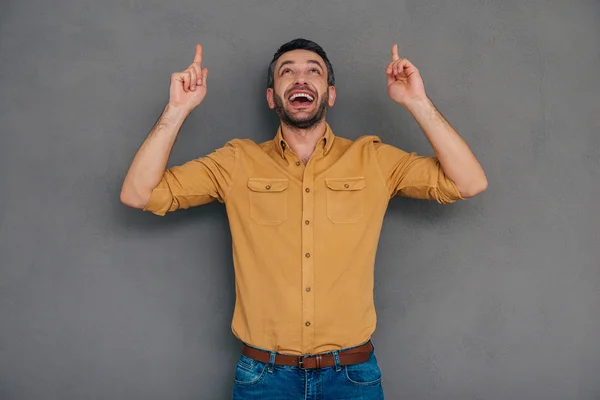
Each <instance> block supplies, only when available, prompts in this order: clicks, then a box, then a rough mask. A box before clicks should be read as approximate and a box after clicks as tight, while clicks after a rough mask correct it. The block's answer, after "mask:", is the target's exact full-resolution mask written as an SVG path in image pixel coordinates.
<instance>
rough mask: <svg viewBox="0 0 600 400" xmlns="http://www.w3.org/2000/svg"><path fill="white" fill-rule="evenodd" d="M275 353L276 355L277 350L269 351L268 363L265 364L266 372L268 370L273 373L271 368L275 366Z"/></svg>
mask: <svg viewBox="0 0 600 400" xmlns="http://www.w3.org/2000/svg"><path fill="white" fill-rule="evenodd" d="M276 355H277V352H275V351H271V357H270V358H269V365H268V366H267V372H269V373H270V374H272V373H273V368H274V366H275V356H276Z"/></svg>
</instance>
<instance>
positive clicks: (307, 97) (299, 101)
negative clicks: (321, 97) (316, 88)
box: [288, 92, 315, 108]
mask: <svg viewBox="0 0 600 400" xmlns="http://www.w3.org/2000/svg"><path fill="white" fill-rule="evenodd" d="M288 101H289V103H290V104H291V105H292V106H293V107H299V108H305V107H309V106H311V105H312V104H313V102H314V101H315V98H314V96H313V95H312V94H310V93H307V92H294V93H292V95H291V96H290V97H289V98H288Z"/></svg>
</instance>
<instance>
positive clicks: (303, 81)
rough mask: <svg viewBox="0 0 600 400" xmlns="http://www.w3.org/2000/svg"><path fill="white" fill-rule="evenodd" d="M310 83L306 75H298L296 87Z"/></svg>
mask: <svg viewBox="0 0 600 400" xmlns="http://www.w3.org/2000/svg"><path fill="white" fill-rule="evenodd" d="M307 83H308V79H306V75H305V74H296V82H295V84H296V85H300V86H304V85H306V84H307Z"/></svg>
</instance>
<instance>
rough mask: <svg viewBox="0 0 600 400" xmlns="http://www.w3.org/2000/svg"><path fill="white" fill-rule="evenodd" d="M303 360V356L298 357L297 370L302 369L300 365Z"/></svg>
mask: <svg viewBox="0 0 600 400" xmlns="http://www.w3.org/2000/svg"><path fill="white" fill-rule="evenodd" d="M303 358H304V356H298V368H300V369H304V367H303V364H302V359H303Z"/></svg>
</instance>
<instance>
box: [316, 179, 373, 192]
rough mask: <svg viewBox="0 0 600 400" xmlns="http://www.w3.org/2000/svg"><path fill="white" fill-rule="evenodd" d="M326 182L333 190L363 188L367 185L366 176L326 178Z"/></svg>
mask: <svg viewBox="0 0 600 400" xmlns="http://www.w3.org/2000/svg"><path fill="white" fill-rule="evenodd" d="M325 184H326V185H327V187H328V188H329V189H331V190H361V189H364V188H365V187H366V186H367V182H366V181H365V178H364V177H362V176H360V177H355V178H325Z"/></svg>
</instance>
